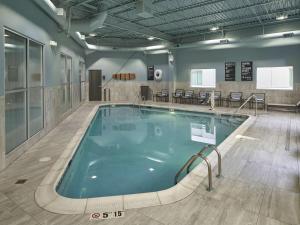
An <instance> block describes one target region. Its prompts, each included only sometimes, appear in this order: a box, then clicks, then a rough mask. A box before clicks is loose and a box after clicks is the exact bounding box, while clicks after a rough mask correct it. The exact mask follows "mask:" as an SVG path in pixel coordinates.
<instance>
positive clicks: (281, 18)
mask: <svg viewBox="0 0 300 225" xmlns="http://www.w3.org/2000/svg"><path fill="white" fill-rule="evenodd" d="M287 18H288V15H284V14H282V15H279V16H276V20H286V19H287Z"/></svg>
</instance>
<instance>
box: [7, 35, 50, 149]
mask: <svg viewBox="0 0 300 225" xmlns="http://www.w3.org/2000/svg"><path fill="white" fill-rule="evenodd" d="M4 47H5V143H6V153H9V152H11V151H12V150H13V149H15V148H16V147H17V146H18V145H20V144H22V143H23V142H24V141H26V140H27V139H28V138H30V137H31V136H33V135H34V134H36V133H37V132H38V131H40V130H41V129H42V128H43V125H44V118H43V114H44V111H43V96H44V95H43V85H42V60H43V58H42V48H43V47H42V46H41V45H40V44H38V43H35V42H33V41H32V40H30V39H28V38H25V37H22V36H20V35H17V34H15V33H13V32H10V31H8V30H5V44H4Z"/></svg>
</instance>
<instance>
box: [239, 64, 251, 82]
mask: <svg viewBox="0 0 300 225" xmlns="http://www.w3.org/2000/svg"><path fill="white" fill-rule="evenodd" d="M241 79H242V81H252V80H253V62H252V61H243V62H241Z"/></svg>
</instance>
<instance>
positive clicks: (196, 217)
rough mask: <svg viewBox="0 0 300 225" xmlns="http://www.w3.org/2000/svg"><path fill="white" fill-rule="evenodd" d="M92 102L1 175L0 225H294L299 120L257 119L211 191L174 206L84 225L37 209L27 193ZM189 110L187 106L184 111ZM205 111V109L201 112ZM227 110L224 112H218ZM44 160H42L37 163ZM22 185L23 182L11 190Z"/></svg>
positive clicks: (297, 217)
mask: <svg viewBox="0 0 300 225" xmlns="http://www.w3.org/2000/svg"><path fill="white" fill-rule="evenodd" d="M93 105H94V104H93V103H87V104H85V105H84V106H82V107H80V108H79V109H78V110H77V111H76V112H74V113H73V114H72V115H71V116H70V117H68V118H67V119H66V120H64V121H63V122H62V123H60V124H59V125H58V126H57V127H56V128H55V129H54V130H52V131H51V132H50V133H49V134H48V135H47V136H46V137H44V138H43V139H41V140H40V142H38V143H37V144H36V145H34V146H32V147H31V148H30V149H29V150H28V151H27V152H26V153H25V154H23V155H22V156H21V157H20V158H19V159H18V160H17V161H15V162H14V163H13V164H12V165H10V166H9V167H8V168H7V169H6V170H4V171H3V172H1V173H0V225H23V224H24V225H36V224H39V225H71V224H72V225H85V224H95V225H96V224H103V225H106V224H108V225H114V224H115V225H117V224H118V225H119V224H124V225H125V224H126V225H144V224H149V225H162V224H172V225H192V224H197V225H198V224H207V225H227V224H228V225H235V224H236V225H254V224H257V225H287V224H290V225H291V224H293V225H295V224H298V225H299V224H300V188H299V184H300V182H299V146H300V114H295V113H280V112H272V113H260V115H259V116H258V118H257V120H256V122H255V123H254V124H253V125H252V126H251V127H250V128H249V129H248V130H247V131H246V133H245V134H244V136H247V137H251V138H241V139H239V140H238V142H237V143H236V144H235V145H234V146H233V148H232V149H231V150H230V151H229V153H228V154H227V155H226V156H225V157H224V159H223V177H222V178H221V179H214V190H213V191H211V192H207V191H206V190H205V189H206V184H207V181H206V180H204V181H203V183H202V184H201V185H200V186H199V187H198V188H197V190H196V192H194V193H193V194H192V195H190V196H189V197H188V198H186V199H184V200H182V201H179V202H176V203H174V204H170V205H165V206H159V207H150V208H143V209H137V210H129V211H126V215H125V217H124V218H119V219H112V220H106V221H89V215H73V216H72V215H58V214H53V213H50V212H47V211H45V210H43V209H41V208H39V207H38V206H37V205H36V203H35V200H34V191H35V189H36V187H37V185H38V184H39V183H40V182H41V180H42V179H43V177H44V176H45V175H46V174H47V172H48V170H49V169H50V167H51V165H52V164H53V163H54V162H55V161H56V159H57V158H58V156H59V155H60V154H61V152H62V151H63V149H64V148H65V146H67V144H68V142H69V141H70V140H71V138H72V136H73V135H74V134H75V133H76V130H77V129H78V128H79V127H80V125H81V123H82V120H81V118H82V117H84V116H85V115H87V114H88V112H89V111H91V110H92V107H93ZM187 107H190V106H187ZM204 109H207V108H204ZM221 110H228V109H221ZM42 157H51V158H52V160H51V161H49V162H39V159H40V158H42ZM18 179H28V181H27V182H26V183H25V184H15V182H16V181H17V180H18Z"/></svg>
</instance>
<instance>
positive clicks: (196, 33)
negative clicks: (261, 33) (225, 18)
mask: <svg viewBox="0 0 300 225" xmlns="http://www.w3.org/2000/svg"><path fill="white" fill-rule="evenodd" d="M294 21H300V15H299V16H295V17H291V18H289V19H287V20H286V21H284V22H279V21H275V20H271V21H270V20H268V19H266V20H262V22H263V23H264V26H268V25H274V24H280V23H289V22H294ZM256 27H257V28H261V24H260V23H257V22H256V23H249V22H244V23H238V24H230V25H228V26H224V27H223V30H224V31H239V30H244V29H247V28H256ZM212 33H215V32H213V31H209V30H203V29H202V30H195V31H192V32H185V33H183V34H182V35H181V34H179V35H176V36H175V38H176V39H177V40H178V39H182V38H192V37H197V36H198V37H199V35H205V34H212Z"/></svg>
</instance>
